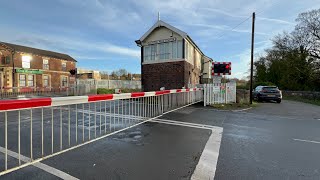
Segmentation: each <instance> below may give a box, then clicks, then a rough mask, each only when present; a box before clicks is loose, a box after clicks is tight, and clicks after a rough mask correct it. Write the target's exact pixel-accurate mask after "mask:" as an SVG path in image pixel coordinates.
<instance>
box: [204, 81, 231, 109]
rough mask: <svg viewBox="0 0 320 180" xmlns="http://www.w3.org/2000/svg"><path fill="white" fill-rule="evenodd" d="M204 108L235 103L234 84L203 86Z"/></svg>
mask: <svg viewBox="0 0 320 180" xmlns="http://www.w3.org/2000/svg"><path fill="white" fill-rule="evenodd" d="M203 88H204V106H206V105H212V104H228V103H235V102H236V96H237V93H236V92H237V89H236V83H215V84H204V86H203Z"/></svg>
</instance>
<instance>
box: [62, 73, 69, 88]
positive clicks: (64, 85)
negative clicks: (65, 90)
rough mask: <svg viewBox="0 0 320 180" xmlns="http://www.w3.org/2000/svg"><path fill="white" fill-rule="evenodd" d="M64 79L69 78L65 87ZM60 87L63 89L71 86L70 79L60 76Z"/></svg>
mask: <svg viewBox="0 0 320 180" xmlns="http://www.w3.org/2000/svg"><path fill="white" fill-rule="evenodd" d="M63 78H67V85H66V86H65V85H64V84H63V82H64V81H63ZM60 86H61V87H68V86H69V79H68V76H63V75H62V76H60Z"/></svg>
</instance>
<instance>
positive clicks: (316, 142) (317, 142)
mask: <svg viewBox="0 0 320 180" xmlns="http://www.w3.org/2000/svg"><path fill="white" fill-rule="evenodd" d="M293 140H294V141H301V142H308V143H315V144H320V142H319V141H311V140H305V139H293Z"/></svg>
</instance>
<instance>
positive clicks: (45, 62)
mask: <svg viewBox="0 0 320 180" xmlns="http://www.w3.org/2000/svg"><path fill="white" fill-rule="evenodd" d="M43 69H49V60H48V59H43Z"/></svg>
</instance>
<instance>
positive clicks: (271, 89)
mask: <svg viewBox="0 0 320 180" xmlns="http://www.w3.org/2000/svg"><path fill="white" fill-rule="evenodd" d="M262 89H263V90H266V91H277V90H279V89H278V88H277V87H264V88H262Z"/></svg>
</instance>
